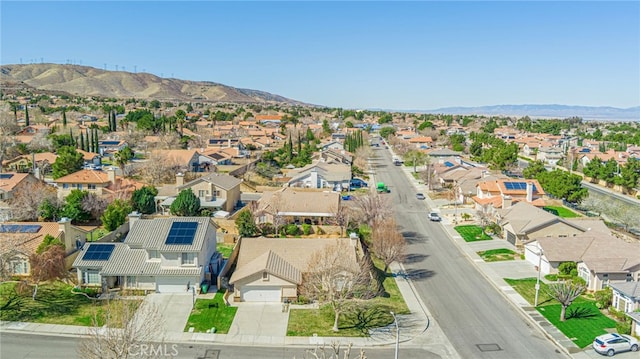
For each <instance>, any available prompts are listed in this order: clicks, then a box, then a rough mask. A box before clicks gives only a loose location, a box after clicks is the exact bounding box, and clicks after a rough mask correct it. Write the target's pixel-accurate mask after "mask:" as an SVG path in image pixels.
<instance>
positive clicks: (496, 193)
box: [472, 179, 546, 216]
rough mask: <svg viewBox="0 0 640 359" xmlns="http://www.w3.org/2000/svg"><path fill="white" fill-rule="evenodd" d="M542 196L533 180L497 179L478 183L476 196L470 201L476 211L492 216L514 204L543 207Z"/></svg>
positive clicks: (540, 187) (542, 192)
mask: <svg viewBox="0 0 640 359" xmlns="http://www.w3.org/2000/svg"><path fill="white" fill-rule="evenodd" d="M544 195H545V192H544V190H543V189H542V186H541V185H540V183H539V182H538V181H537V180H535V179H528V180H519V179H497V180H487V181H483V182H480V183H478V185H477V186H476V195H475V196H474V197H473V198H472V199H473V201H474V202H475V204H476V210H479V211H482V212H483V213H484V214H485V215H488V216H493V215H495V212H496V210H497V209H499V208H503V209H504V208H509V207H510V206H511V205H512V204H513V203H516V202H527V203H530V204H532V205H534V206H537V207H544V206H545V203H546V202H545V201H544V199H543V198H542V197H543V196H544Z"/></svg>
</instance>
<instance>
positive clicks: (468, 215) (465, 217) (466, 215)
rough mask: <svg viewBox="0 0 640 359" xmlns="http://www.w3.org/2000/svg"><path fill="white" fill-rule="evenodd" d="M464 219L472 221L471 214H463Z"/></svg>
mask: <svg viewBox="0 0 640 359" xmlns="http://www.w3.org/2000/svg"><path fill="white" fill-rule="evenodd" d="M462 219H463V220H465V221H468V220H470V219H471V215H470V214H469V213H463V214H462Z"/></svg>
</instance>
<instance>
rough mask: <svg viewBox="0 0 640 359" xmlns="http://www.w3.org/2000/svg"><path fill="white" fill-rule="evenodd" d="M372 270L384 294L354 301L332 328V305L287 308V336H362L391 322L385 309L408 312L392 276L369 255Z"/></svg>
mask: <svg viewBox="0 0 640 359" xmlns="http://www.w3.org/2000/svg"><path fill="white" fill-rule="evenodd" d="M372 259H373V263H374V265H375V272H376V275H378V278H379V280H381V281H382V286H383V287H384V292H385V294H384V295H383V296H378V297H375V298H373V299H369V300H358V301H354V303H352V304H353V310H351V311H350V312H349V313H346V314H344V315H341V316H340V323H339V326H338V328H339V329H340V331H338V332H334V331H333V330H332V328H333V319H334V318H333V308H331V305H329V304H327V305H323V306H321V307H320V308H319V309H291V310H290V312H289V324H288V327H287V335H288V336H313V334H317V335H318V336H326V337H334V336H340V337H365V336H369V329H371V328H379V327H384V326H387V325H389V324H391V323H393V317H392V316H391V314H389V312H391V311H392V312H394V313H397V314H407V313H409V307H407V304H406V303H405V302H404V298H402V294H401V293H400V290H399V289H398V285H397V284H396V282H395V279H394V278H393V277H392V276H391V274H390V273H383V272H382V269H383V268H384V264H383V263H382V261H380V260H379V259H377V258H375V257H373V258H372Z"/></svg>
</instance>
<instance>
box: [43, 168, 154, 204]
mask: <svg viewBox="0 0 640 359" xmlns="http://www.w3.org/2000/svg"><path fill="white" fill-rule="evenodd" d="M54 183H55V184H56V185H57V186H58V198H60V199H64V198H65V197H67V196H68V195H69V193H71V191H73V190H74V189H77V190H81V191H87V192H89V193H94V194H96V195H97V196H100V197H104V198H107V199H110V200H113V199H116V198H129V197H130V196H131V194H132V193H133V191H135V190H136V189H140V188H142V187H143V186H144V183H141V182H137V181H135V180H132V179H128V178H123V177H120V176H116V172H115V168H113V167H112V168H108V169H106V170H105V171H96V170H86V169H85V170H80V171H76V172H74V173H71V174H68V175H66V176H64V177H60V178H58V179H56V180H54Z"/></svg>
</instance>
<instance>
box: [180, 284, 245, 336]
mask: <svg viewBox="0 0 640 359" xmlns="http://www.w3.org/2000/svg"><path fill="white" fill-rule="evenodd" d="M223 294H224V292H223V291H218V292H217V293H216V295H215V296H214V297H213V299H198V300H196V305H195V306H194V308H193V310H192V311H191V314H190V315H189V319H188V320H187V325H186V326H185V328H184V331H188V330H189V328H191V327H193V328H194V331H195V332H196V333H206V331H207V330H210V329H211V328H215V330H216V333H220V334H227V333H228V332H229V328H231V323H233V318H234V317H235V316H236V312H237V311H238V308H237V307H231V306H227V305H226V304H225V302H224V299H223V297H222V295H223Z"/></svg>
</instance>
